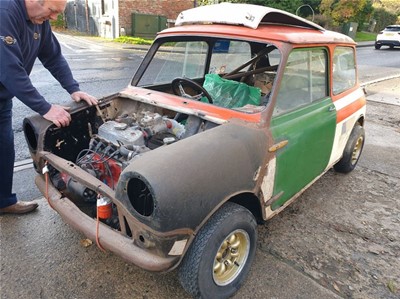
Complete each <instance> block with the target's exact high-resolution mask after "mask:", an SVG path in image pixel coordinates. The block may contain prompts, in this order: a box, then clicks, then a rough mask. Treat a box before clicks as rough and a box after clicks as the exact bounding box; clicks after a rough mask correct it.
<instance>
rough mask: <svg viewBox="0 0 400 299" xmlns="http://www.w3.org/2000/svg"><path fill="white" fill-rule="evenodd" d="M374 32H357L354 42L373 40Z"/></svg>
mask: <svg viewBox="0 0 400 299" xmlns="http://www.w3.org/2000/svg"><path fill="white" fill-rule="evenodd" d="M376 35H377V34H376V33H370V32H357V34H356V38H355V39H354V40H355V41H356V42H366V41H375V40H376Z"/></svg>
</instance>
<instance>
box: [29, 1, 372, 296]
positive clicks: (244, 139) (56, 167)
mask: <svg viewBox="0 0 400 299" xmlns="http://www.w3.org/2000/svg"><path fill="white" fill-rule="evenodd" d="M175 25H176V26H175V27H173V28H169V29H166V30H164V31H162V32H160V33H159V34H158V36H157V38H156V39H155V41H154V43H153V44H152V46H151V47H150V49H149V51H148V53H147V55H146V56H145V57H144V59H143V62H142V63H141V65H140V66H139V68H138V70H137V71H136V73H135V75H134V76H133V79H132V81H131V83H130V84H129V85H128V86H127V87H126V88H125V89H124V90H122V91H121V92H119V93H117V94H112V95H108V96H106V97H104V98H102V99H100V103H99V105H98V106H97V107H88V106H86V105H85V104H84V103H79V105H78V104H74V106H72V110H71V111H72V112H71V115H72V122H71V124H70V125H69V126H68V127H64V128H57V127H56V126H54V125H53V124H51V123H50V122H48V121H46V120H44V119H43V118H41V117H40V116H37V115H36V116H32V117H28V118H26V119H25V120H24V132H25V137H26V140H27V143H28V145H29V149H30V152H31V155H32V158H33V161H34V166H35V169H36V171H37V172H38V175H37V179H36V184H37V186H38V187H39V189H40V190H41V192H42V193H43V194H44V196H45V197H46V198H47V199H48V201H49V204H50V205H51V206H52V208H54V209H55V210H56V211H57V212H58V213H59V214H60V215H61V217H62V218H63V219H64V220H65V221H66V222H67V223H69V224H70V225H71V226H73V227H74V228H76V229H77V230H79V231H81V232H82V233H83V234H84V235H86V236H87V237H88V238H89V239H92V240H96V242H97V245H98V246H99V247H100V248H102V249H105V250H109V251H111V252H114V253H115V254H117V255H119V256H121V257H122V258H124V259H126V260H127V261H129V262H131V263H133V264H135V265H137V266H138V267H141V268H143V269H146V270H149V271H156V272H157V271H158V272H163V271H169V270H172V269H176V268H178V273H179V275H178V276H179V280H180V282H181V284H182V286H183V288H184V289H185V290H186V291H187V292H188V293H190V294H191V295H192V296H194V297H203V298H225V297H229V296H231V295H232V294H233V293H234V292H236V291H237V290H238V288H239V286H240V285H241V283H242V282H243V281H244V279H245V277H246V275H247V274H248V271H249V268H250V266H251V264H252V262H253V259H254V255H255V250H256V244H257V224H262V223H263V222H265V221H266V220H268V219H270V218H271V217H273V216H275V215H277V214H278V213H279V212H281V211H282V210H283V209H284V208H285V207H286V206H288V205H289V204H290V203H292V202H293V201H294V200H295V199H296V198H298V197H299V195H300V194H301V193H302V192H303V191H304V190H305V189H307V188H308V187H309V186H310V185H311V184H312V183H313V182H315V181H316V180H317V179H318V178H319V177H321V176H322V175H323V174H324V173H325V172H326V171H328V170H329V169H331V168H334V169H335V170H336V171H338V172H343V173H347V172H350V171H352V170H353V169H354V167H355V166H356V164H357V161H358V159H359V157H360V154H361V151H362V148H363V144H364V139H365V137H364V129H363V126H364V117H365V104H366V100H365V95H364V93H363V91H362V89H360V86H359V82H358V79H357V68H356V62H355V57H356V55H355V51H356V48H355V43H354V41H353V40H352V39H350V38H349V37H347V36H345V35H342V34H340V33H336V32H331V31H327V30H325V29H324V28H322V27H320V26H319V25H317V24H314V23H312V22H310V21H308V20H305V19H302V18H299V17H297V16H295V15H292V14H289V13H286V12H284V11H280V10H276V9H272V8H268V7H262V6H255V5H247V4H230V3H222V4H216V5H209V6H202V7H197V8H193V9H190V10H187V11H183V12H182V13H181V14H180V15H179V17H178V18H177V20H176V24H175Z"/></svg>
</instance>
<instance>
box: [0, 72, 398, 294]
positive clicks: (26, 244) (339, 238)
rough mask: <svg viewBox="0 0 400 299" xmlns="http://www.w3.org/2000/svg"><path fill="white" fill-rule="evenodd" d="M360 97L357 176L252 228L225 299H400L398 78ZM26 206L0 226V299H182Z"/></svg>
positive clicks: (173, 283) (162, 278) (338, 180)
mask: <svg viewBox="0 0 400 299" xmlns="http://www.w3.org/2000/svg"><path fill="white" fill-rule="evenodd" d="M366 90H367V93H368V101H369V103H368V113H369V114H368V120H367V124H366V136H367V137H366V144H365V148H364V152H363V156H362V158H361V160H360V163H359V165H358V167H357V168H356V170H355V171H354V172H353V173H351V174H350V175H348V176H343V175H338V174H336V173H334V172H333V171H330V172H328V173H327V174H325V175H324V176H323V177H322V178H321V179H320V180H319V181H318V182H317V183H316V184H315V185H314V186H312V187H311V188H310V189H309V190H307V191H306V192H305V193H304V194H303V195H302V196H301V197H300V198H299V199H298V201H297V202H295V203H294V204H293V205H292V206H291V207H289V208H288V209H286V210H285V211H284V212H282V213H281V214H280V215H278V216H276V217H275V218H274V219H272V220H271V221H270V222H269V223H268V224H267V225H264V226H261V227H259V241H258V249H257V255H256V259H255V262H254V264H253V267H252V270H251V272H250V275H249V277H248V279H247V280H246V282H245V284H244V285H243V286H242V288H241V289H240V290H239V292H238V293H237V294H236V295H235V298H271V299H272V298H274V299H278V298H279V299H284V298H304V299H311V298H341V297H342V298H393V299H394V298H399V297H400V291H399V289H400V270H399V269H398V268H399V267H398V265H399V261H400V218H399V217H400V216H399V215H400V203H399V201H398V199H399V195H398V194H399V193H400V142H399V141H400V98H399V97H400V79H399V78H396V79H392V80H386V81H382V82H378V83H376V84H372V85H368V86H367V87H366ZM30 180H33V170H32V169H25V170H21V171H18V172H17V173H16V178H15V186H14V189H15V190H16V191H19V190H21V189H24V186H25V185H26V184H27V182H28V181H30ZM32 197H33V198H37V201H38V202H39V204H40V207H39V209H38V210H37V211H36V212H34V213H32V214H29V215H25V216H11V215H3V216H1V217H0V228H1V229H0V242H1V243H0V259H1V260H0V265H1V269H0V294H1V298H2V299H7V298H10V299H14V298H22V299H23V298H51V299H53V298H93V299H95V298H188V296H187V294H186V293H185V292H184V291H183V290H182V288H181V287H180V285H179V283H178V282H177V275H176V271H173V272H171V273H166V274H154V273H148V272H145V271H143V270H141V269H138V268H137V267H135V266H133V265H130V264H127V263H126V262H124V261H123V260H121V259H120V258H119V257H117V256H115V255H113V254H111V253H105V254H104V253H102V252H101V251H100V250H99V249H98V248H97V247H96V245H91V246H89V247H84V246H83V245H82V244H81V240H83V239H84V236H83V235H81V234H80V233H78V232H76V231H74V230H73V229H72V228H70V227H69V226H68V225H67V224H65V223H64V222H63V221H62V220H61V219H60V217H59V216H58V214H56V213H55V212H54V211H52V210H51V209H50V208H49V206H48V205H47V203H46V201H45V199H43V197H41V196H40V194H39V193H38V194H34V195H32V194H30V198H32ZM358 209H360V210H358ZM368 213H369V214H368ZM367 216H368V217H367ZM396 265H397V266H396Z"/></svg>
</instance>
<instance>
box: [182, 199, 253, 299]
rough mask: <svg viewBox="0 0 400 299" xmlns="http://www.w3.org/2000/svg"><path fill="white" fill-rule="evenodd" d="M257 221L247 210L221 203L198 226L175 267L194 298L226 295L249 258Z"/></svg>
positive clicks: (238, 282) (244, 271)
mask: <svg viewBox="0 0 400 299" xmlns="http://www.w3.org/2000/svg"><path fill="white" fill-rule="evenodd" d="M256 243H257V223H256V220H255V218H254V216H253V214H251V212H250V211H249V210H247V209H246V208H244V207H242V206H240V205H237V204H234V203H230V202H228V203H225V204H224V205H223V206H222V207H221V208H220V209H219V210H218V211H217V212H216V213H215V214H214V215H213V216H212V217H211V218H210V219H209V220H208V221H207V222H206V224H205V225H204V226H203V227H202V228H201V229H200V231H199V233H198V234H197V236H196V237H195V239H194V241H193V243H192V244H191V246H190V248H189V250H188V251H187V253H186V255H185V257H184V258H183V260H182V264H181V266H180V268H179V281H180V283H181V284H182V286H183V288H184V289H185V290H186V291H187V292H188V293H190V294H191V295H192V296H193V297H195V298H228V297H230V296H232V295H233V294H234V293H235V292H236V291H237V290H238V289H239V288H240V286H241V284H242V282H243V281H244V279H245V278H246V276H247V274H248V272H249V270H250V266H251V263H252V261H253V258H254V255H255V250H256Z"/></svg>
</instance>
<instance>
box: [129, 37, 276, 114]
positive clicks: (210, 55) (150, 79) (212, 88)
mask: <svg viewBox="0 0 400 299" xmlns="http://www.w3.org/2000/svg"><path fill="white" fill-rule="evenodd" d="M155 47H157V50H156V51H155V53H154V55H153V56H152V57H151V59H149V60H148V64H147V65H146V66H144V67H143V68H142V70H143V73H142V74H137V76H136V78H134V80H133V82H135V79H136V80H137V81H136V82H137V84H135V85H136V86H140V87H145V88H149V89H156V90H159V91H166V92H169V86H170V85H171V83H172V82H173V81H174V80H175V79H177V78H185V79H189V80H192V81H195V82H196V83H198V84H199V85H202V87H204V88H205V89H206V91H207V92H208V93H209V94H210V95H211V96H212V98H213V102H214V104H215V105H218V106H224V107H226V108H239V107H243V106H245V105H247V104H251V105H253V106H260V105H265V101H266V99H267V98H269V93H270V91H271V89H272V84H273V81H274V79H275V75H276V71H277V69H278V65H279V63H280V59H281V55H280V52H279V51H278V49H277V48H276V47H275V46H273V45H271V44H267V43H265V44H264V43H259V42H250V41H244V40H230V39H221V38H203V39H202V38H199V39H198V40H193V38H192V39H190V40H176V39H175V40H165V41H164V42H163V43H160V44H158V45H157V44H156V45H155ZM138 76H140V78H138ZM266 95H268V97H266Z"/></svg>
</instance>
